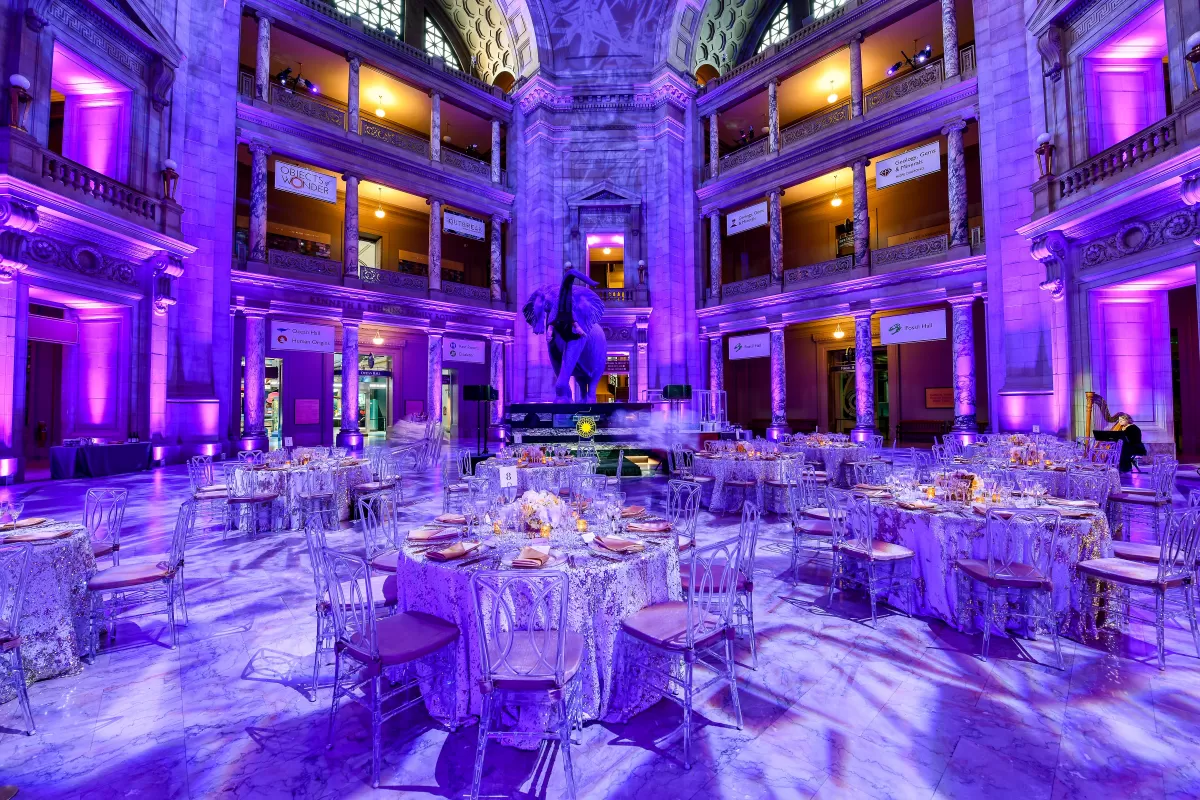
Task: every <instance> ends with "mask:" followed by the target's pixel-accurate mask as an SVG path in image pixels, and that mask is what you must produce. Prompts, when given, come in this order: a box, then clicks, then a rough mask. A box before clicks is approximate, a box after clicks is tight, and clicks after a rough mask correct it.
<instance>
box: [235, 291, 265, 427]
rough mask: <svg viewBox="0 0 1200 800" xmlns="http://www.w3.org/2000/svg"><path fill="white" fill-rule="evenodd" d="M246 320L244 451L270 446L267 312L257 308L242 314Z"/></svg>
mask: <svg viewBox="0 0 1200 800" xmlns="http://www.w3.org/2000/svg"><path fill="white" fill-rule="evenodd" d="M242 315H243V317H244V318H245V320H246V351H245V356H246V365H245V367H244V368H243V369H242V440H241V442H240V444H239V446H240V447H241V449H243V450H266V449H267V448H268V447H270V440H268V439H267V427H266V401H267V397H266V390H267V387H266V376H267V312H266V311H264V310H262V309H257V308H247V309H244V310H243V311H242Z"/></svg>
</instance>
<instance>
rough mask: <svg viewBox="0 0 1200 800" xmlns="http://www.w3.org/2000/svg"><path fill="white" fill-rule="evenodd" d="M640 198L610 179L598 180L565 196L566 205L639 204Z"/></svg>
mask: <svg viewBox="0 0 1200 800" xmlns="http://www.w3.org/2000/svg"><path fill="white" fill-rule="evenodd" d="M641 204H642V198H641V197H639V196H638V195H636V194H633V193H631V192H627V191H625V190H624V189H621V188H619V187H617V186H615V185H613V183H612V182H611V181H600V182H599V183H596V184H593V185H591V186H589V187H588V188H586V189H584V190H583V191H581V192H576V193H575V194H573V195H571V196H570V197H568V198H567V205H568V206H570V207H572V208H574V207H577V206H607V207H613V206H640V205H641Z"/></svg>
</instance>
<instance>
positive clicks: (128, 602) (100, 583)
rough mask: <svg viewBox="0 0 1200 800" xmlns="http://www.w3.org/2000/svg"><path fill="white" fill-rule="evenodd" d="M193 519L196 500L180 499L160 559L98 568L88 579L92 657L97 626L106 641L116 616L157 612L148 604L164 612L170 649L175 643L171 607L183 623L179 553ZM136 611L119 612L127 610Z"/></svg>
mask: <svg viewBox="0 0 1200 800" xmlns="http://www.w3.org/2000/svg"><path fill="white" fill-rule="evenodd" d="M195 522H196V501H195V500H192V499H190V498H189V499H187V500H184V501H183V503H182V505H180V506H179V513H178V514H177V515H176V517H175V530H174V532H173V533H172V534H171V549H170V551H169V552H168V554H167V558H166V560H164V561H153V562H147V561H143V562H139V563H133V564H130V563H125V564H121V565H120V566H113V567H108V568H106V569H102V570H100V571H99V572H97V573H96V574H95V575H93V576H92V577H91V578H89V579H88V582H87V593H88V607H89V614H88V624H89V634H90V635H89V637H88V640H89V650H90V653H91V656H92V657H93V658H95V656H96V653H97V651H98V650H99V649H100V629H101V628H106V629H107V631H108V641H109V644H111V643H112V642H113V640H115V639H116V625H115V623H116V620H117V619H118V618H130V617H140V616H145V615H147V614H154V613H158V609H156V608H147V606H148V605H157V604H159V603H161V604H162V606H163V607H165V610H166V612H167V627H168V628H169V629H170V632H171V649H172V650H174V649H175V646H176V644H177V643H178V636H177V634H176V630H175V607H176V605H178V606H179V611H180V612H181V613H182V615H183V623H184V624H185V625H186V624H187V595H186V593H185V591H184V585H183V556H184V548H185V546H186V544H187V537H188V535H189V534H190V533H191V530H192V526H193V525H194V524H195ZM131 610H132V611H135V612H136V613H131V614H130V613H123V612H128V611H131Z"/></svg>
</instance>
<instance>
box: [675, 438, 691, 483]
mask: <svg viewBox="0 0 1200 800" xmlns="http://www.w3.org/2000/svg"><path fill="white" fill-rule="evenodd" d="M671 474H672V475H678V476H680V477H681V478H690V477H692V476H693V475H694V474H695V463H694V461H693V457H692V451H691V450H689V449H688V448H686V447H684V446H683V445H681V444H676V445H673V446H672V447H671Z"/></svg>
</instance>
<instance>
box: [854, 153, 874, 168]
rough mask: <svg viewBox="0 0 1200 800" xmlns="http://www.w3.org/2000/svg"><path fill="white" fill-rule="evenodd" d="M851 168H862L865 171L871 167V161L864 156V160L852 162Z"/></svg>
mask: <svg viewBox="0 0 1200 800" xmlns="http://www.w3.org/2000/svg"><path fill="white" fill-rule="evenodd" d="M850 166H851V167H859V166H861V167H862V168H863V169H866V168H867V167H869V166H871V159H869V158H867V157H866V156H863V157H862V158H856V159H854V160H853V161H851V162H850Z"/></svg>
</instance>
